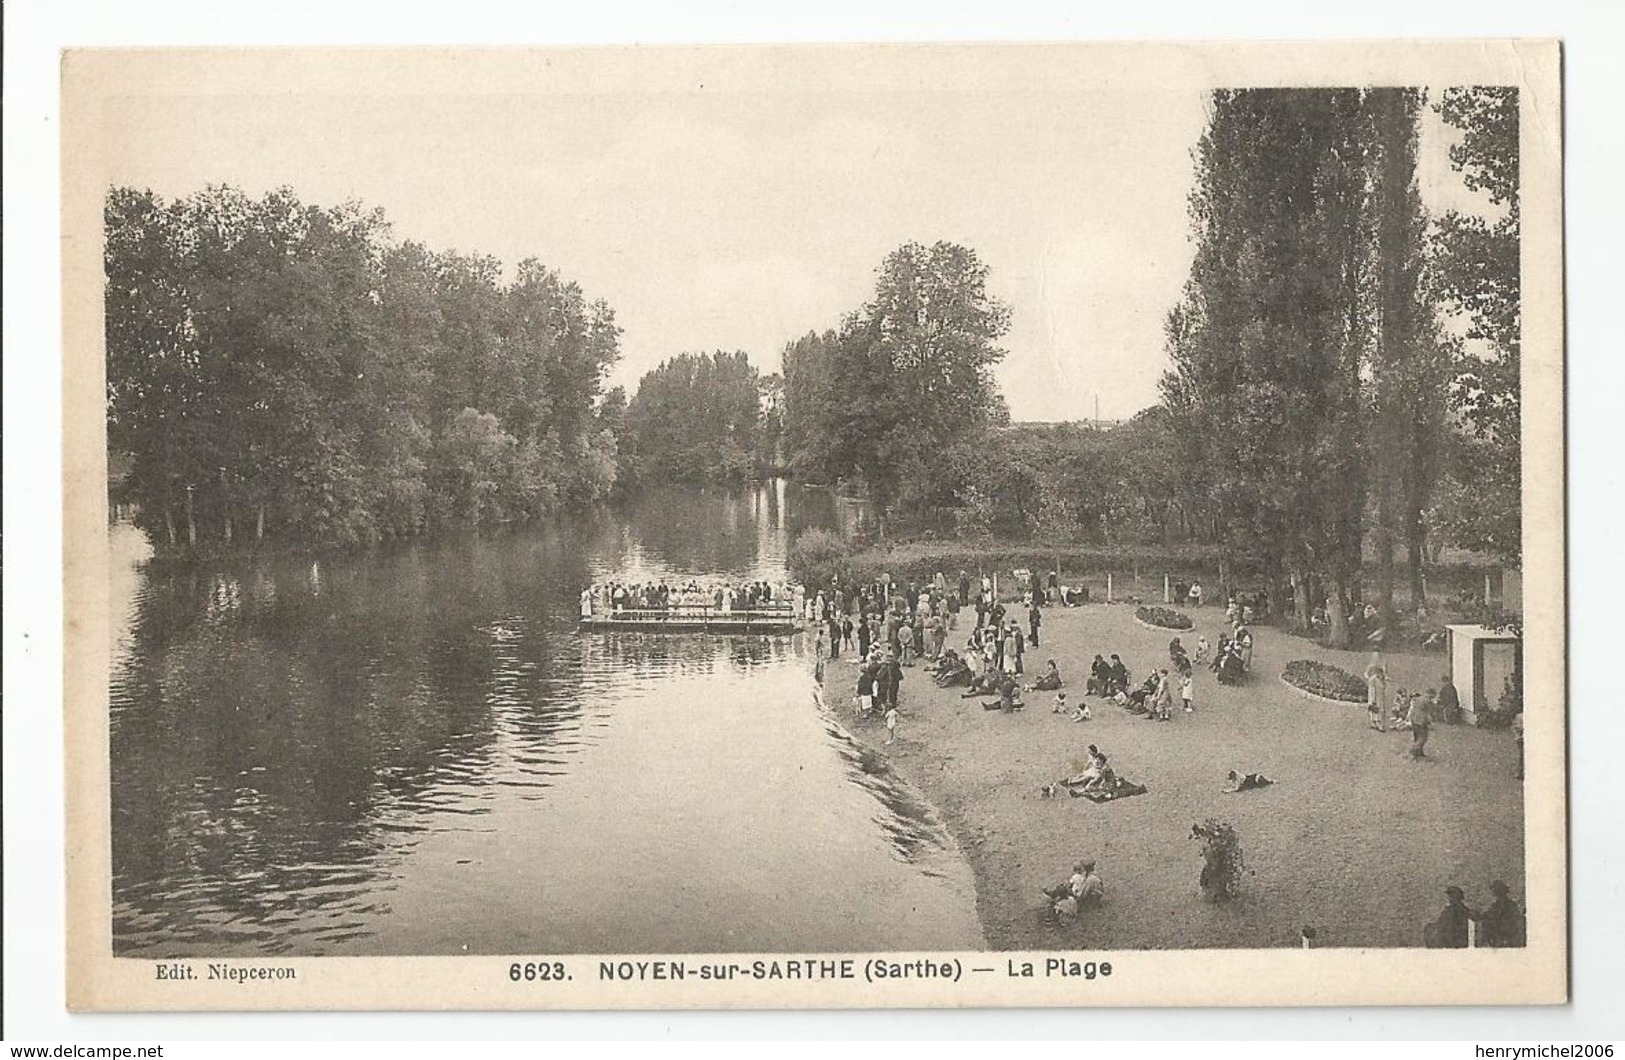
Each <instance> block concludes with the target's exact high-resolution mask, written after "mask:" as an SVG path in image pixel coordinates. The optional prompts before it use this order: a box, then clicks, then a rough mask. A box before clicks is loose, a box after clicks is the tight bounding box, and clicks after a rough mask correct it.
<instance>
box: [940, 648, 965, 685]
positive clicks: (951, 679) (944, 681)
mask: <svg viewBox="0 0 1625 1060" xmlns="http://www.w3.org/2000/svg"><path fill="white" fill-rule="evenodd" d="M971 678H972V674H971V669H970V666H969V665H968V664H967V663H966V662H965V660H964V659H963V658H961V657H960V655H959V653H958V652H956V651H954V650H953V649H952V648H949V649H948V650H947V651H946V652H945V653H944V654H943V657H942V661H941V662H940V663H939V664H938V666H937V674H936V677H935V678H934V680H935V681H936V682H937V685H938V687H940V688H953V687H955V686H957V685H968V684H970V682H971Z"/></svg>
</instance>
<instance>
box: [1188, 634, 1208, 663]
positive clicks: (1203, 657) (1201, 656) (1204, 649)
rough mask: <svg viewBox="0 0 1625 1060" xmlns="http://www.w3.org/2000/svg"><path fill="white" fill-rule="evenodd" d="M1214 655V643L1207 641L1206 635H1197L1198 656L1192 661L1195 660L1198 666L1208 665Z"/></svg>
mask: <svg viewBox="0 0 1625 1060" xmlns="http://www.w3.org/2000/svg"><path fill="white" fill-rule="evenodd" d="M1212 657H1213V645H1211V644H1209V643H1208V642H1207V637H1205V636H1202V637H1197V638H1196V656H1195V658H1194V659H1193V660H1192V661H1193V662H1195V663H1196V665H1197V666H1206V665H1207V662H1208V660H1209V659H1211V658H1212Z"/></svg>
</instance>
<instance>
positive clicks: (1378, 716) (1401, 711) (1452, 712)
mask: <svg viewBox="0 0 1625 1060" xmlns="http://www.w3.org/2000/svg"><path fill="white" fill-rule="evenodd" d="M1387 703H1388V669H1387V666H1386V665H1385V664H1384V663H1383V661H1382V657H1381V656H1380V655H1378V656H1375V657H1373V659H1372V660H1371V663H1370V664H1369V665H1368V666H1366V668H1365V709H1366V716H1367V718H1368V719H1369V724H1370V726H1371V728H1372V729H1374V730H1376V731H1377V732H1387V731H1388V730H1389V729H1390V728H1392V729H1396V730H1406V729H1408V730H1410V734H1411V757H1412V758H1426V757H1427V745H1428V736H1429V735H1430V734H1431V733H1432V731H1433V723H1434V721H1435V720H1444V719H1447V718H1454V717H1455V716H1456V715H1457V714H1458V713H1460V710H1461V698H1460V696H1459V695H1458V694H1457V693H1456V686H1455V685H1454V684H1453V683H1452V682H1451V680H1450V675H1449V674H1445V675H1444V677H1443V678H1442V679H1441V680H1440V682H1439V687H1438V688H1437V689H1433V688H1430V689H1428V690H1427V692H1425V693H1423V692H1407V691H1406V690H1405V689H1403V688H1401V689H1399V690H1398V691H1397V692H1395V693H1394V699H1393V708H1392V710H1393V712H1392V714H1390V715H1388V716H1387V717H1384V714H1383V710H1384V708H1385V706H1386V705H1387Z"/></svg>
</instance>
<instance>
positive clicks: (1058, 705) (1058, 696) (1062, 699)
mask: <svg viewBox="0 0 1625 1060" xmlns="http://www.w3.org/2000/svg"><path fill="white" fill-rule="evenodd" d="M1049 712H1050V713H1051V714H1065V713H1066V693H1065V692H1057V693H1055V705H1054V706H1052V707H1050V709H1049Z"/></svg>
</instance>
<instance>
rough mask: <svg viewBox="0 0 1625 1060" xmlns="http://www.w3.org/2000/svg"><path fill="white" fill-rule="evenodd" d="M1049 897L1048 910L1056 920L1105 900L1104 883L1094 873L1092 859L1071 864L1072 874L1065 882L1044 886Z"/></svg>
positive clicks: (1073, 914) (1080, 911) (1075, 915)
mask: <svg viewBox="0 0 1625 1060" xmlns="http://www.w3.org/2000/svg"><path fill="white" fill-rule="evenodd" d="M1044 897H1046V898H1048V899H1049V903H1050V912H1051V913H1052V914H1053V915H1054V916H1055V918H1056V919H1057V920H1068V919H1072V918H1075V917H1077V916H1078V915H1079V914H1080V913H1083V912H1084V911H1086V910H1088V909H1092V908H1095V907H1097V906H1099V905H1100V904H1101V903H1102V902H1104V901H1105V900H1106V885H1105V883H1103V882H1102V881H1101V879H1100V877H1099V876H1097V875H1096V874H1095V863H1094V862H1093V861H1080V862H1078V863H1077V864H1076V865H1073V866H1072V875H1071V876H1070V877H1069V878H1068V879H1067V880H1066V882H1065V883H1058V884H1056V885H1055V886H1053V887H1046V888H1044Z"/></svg>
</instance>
